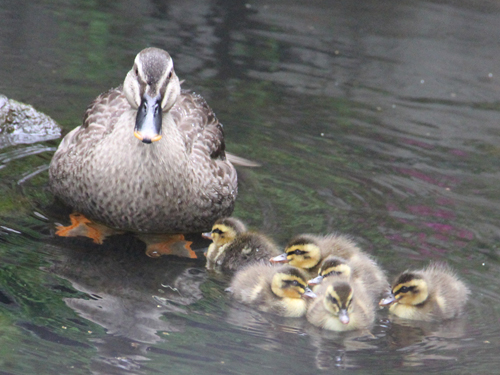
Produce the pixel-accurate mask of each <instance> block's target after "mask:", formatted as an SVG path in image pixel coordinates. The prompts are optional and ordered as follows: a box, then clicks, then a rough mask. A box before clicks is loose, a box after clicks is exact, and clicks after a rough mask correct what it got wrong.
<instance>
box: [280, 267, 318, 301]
mask: <svg viewBox="0 0 500 375" xmlns="http://www.w3.org/2000/svg"><path fill="white" fill-rule="evenodd" d="M271 289H272V291H273V293H274V294H275V295H276V296H278V297H280V298H315V297H316V294H314V293H313V291H312V290H311V289H309V287H308V286H307V281H306V277H305V275H304V274H303V273H302V271H301V270H299V269H298V268H295V267H292V266H288V265H287V266H281V267H279V268H277V269H276V272H275V273H274V276H273V280H272V282H271Z"/></svg>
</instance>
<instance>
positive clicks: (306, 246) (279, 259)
mask: <svg viewBox="0 0 500 375" xmlns="http://www.w3.org/2000/svg"><path fill="white" fill-rule="evenodd" d="M320 260H321V249H320V248H319V246H318V244H316V243H315V242H314V240H312V239H309V238H306V237H302V236H299V237H296V238H295V239H293V240H292V241H290V242H289V243H288V245H287V246H286V248H285V252H284V253H283V254H281V255H278V256H276V257H274V258H271V262H272V263H288V264H290V265H291V266H295V267H299V268H304V269H310V268H313V267H315V266H317V265H318V263H319V262H320Z"/></svg>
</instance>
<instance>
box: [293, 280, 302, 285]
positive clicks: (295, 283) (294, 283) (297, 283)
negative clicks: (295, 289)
mask: <svg viewBox="0 0 500 375" xmlns="http://www.w3.org/2000/svg"><path fill="white" fill-rule="evenodd" d="M292 285H293V286H299V285H300V284H299V282H298V281H297V280H293V281H292Z"/></svg>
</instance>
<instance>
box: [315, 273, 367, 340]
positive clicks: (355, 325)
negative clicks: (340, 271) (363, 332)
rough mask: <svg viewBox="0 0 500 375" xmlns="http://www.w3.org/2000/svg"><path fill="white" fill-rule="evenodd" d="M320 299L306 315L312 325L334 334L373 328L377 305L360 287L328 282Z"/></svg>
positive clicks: (334, 281) (346, 281)
mask: <svg viewBox="0 0 500 375" xmlns="http://www.w3.org/2000/svg"><path fill="white" fill-rule="evenodd" d="M317 295H318V297H317V298H316V299H315V300H314V301H313V302H312V303H311V305H310V306H309V309H308V311H307V315H306V317H307V320H308V321H309V322H310V323H311V324H313V325H315V326H317V327H320V328H324V329H328V330H331V331H351V330H355V329H367V328H369V327H370V326H371V325H372V324H373V321H374V319H375V304H374V303H373V301H372V299H371V298H369V297H367V295H366V291H365V290H364V288H363V286H362V285H361V284H360V283H357V282H353V281H349V280H345V279H344V280H342V279H333V280H329V281H328V282H325V283H324V284H322V285H321V286H320V288H319V289H318V290H317Z"/></svg>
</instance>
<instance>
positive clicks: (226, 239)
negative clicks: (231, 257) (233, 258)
mask: <svg viewBox="0 0 500 375" xmlns="http://www.w3.org/2000/svg"><path fill="white" fill-rule="evenodd" d="M246 231H247V228H246V226H245V224H244V223H243V222H242V221H240V220H239V219H236V218H234V217H225V218H222V219H219V220H217V221H216V222H215V223H214V225H213V226H212V230H211V231H210V232H207V233H203V234H202V236H203V237H205V238H207V239H210V240H212V241H213V243H214V245H215V246H216V247H220V246H223V245H225V244H228V243H231V242H233V241H234V239H235V238H236V236H238V235H240V234H242V233H244V232H246Z"/></svg>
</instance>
